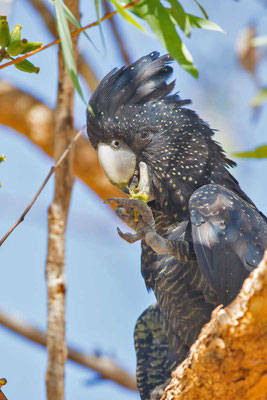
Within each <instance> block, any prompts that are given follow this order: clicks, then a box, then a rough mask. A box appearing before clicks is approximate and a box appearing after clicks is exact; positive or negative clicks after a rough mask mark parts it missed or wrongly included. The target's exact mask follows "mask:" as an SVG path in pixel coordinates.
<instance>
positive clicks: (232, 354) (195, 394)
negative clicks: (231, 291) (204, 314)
mask: <svg viewBox="0 0 267 400" xmlns="http://www.w3.org/2000/svg"><path fill="white" fill-rule="evenodd" d="M266 304H267V251H266V252H265V257H264V259H263V260H262V261H261V263H260V265H259V266H258V268H257V269H255V270H254V271H253V272H252V273H251V275H250V277H249V278H248V279H246V280H245V282H244V284H243V287H242V289H241V292H240V294H239V295H238V296H237V298H236V299H235V300H234V301H233V302H232V303H231V304H230V305H229V306H228V307H226V308H225V309H223V308H221V307H218V308H217V309H215V310H214V312H213V314H212V319H211V321H210V322H209V323H208V324H207V325H205V326H204V328H203V329H202V331H201V333H200V336H199V338H198V340H197V341H196V343H195V344H194V345H193V346H192V347H191V350H190V354H189V357H188V358H187V359H186V360H185V361H184V362H183V363H182V364H181V365H180V366H178V368H177V369H176V371H174V372H173V374H172V381H171V383H170V385H169V386H168V387H167V389H166V391H165V393H164V395H163V397H162V400H174V399H175V400H196V399H205V400H217V399H218V400H221V399H225V400H233V399H235V400H238V399H240V400H265V399H266V394H267V374H266V371H267V345H266V343H267V308H266Z"/></svg>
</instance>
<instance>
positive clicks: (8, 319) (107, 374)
mask: <svg viewBox="0 0 267 400" xmlns="http://www.w3.org/2000/svg"><path fill="white" fill-rule="evenodd" d="M0 324H1V325H2V326H4V327H6V328H8V329H10V330H11V331H12V332H14V333H16V334H18V335H20V336H23V337H24V338H26V339H28V340H31V341H32V342H34V343H37V344H40V345H41V346H45V345H46V335H45V333H43V332H41V331H40V330H39V329H36V328H34V327H32V326H31V325H29V324H27V323H26V322H25V321H23V320H21V319H19V318H17V317H14V316H10V314H7V313H5V312H3V311H0ZM68 359H69V360H71V361H73V362H75V363H77V364H79V365H82V366H84V367H86V368H89V369H90V370H93V371H96V372H97V373H98V374H99V375H100V376H101V378H102V379H108V380H111V381H114V382H116V383H118V384H119V385H121V386H123V387H125V388H127V389H130V390H135V391H136V390H137V387H136V380H135V377H134V376H132V375H130V374H129V373H128V372H126V371H125V370H124V369H122V368H121V367H119V366H118V365H117V364H116V363H115V362H114V361H113V360H112V359H111V358H108V357H105V356H100V357H99V356H90V355H87V354H84V353H83V352H81V351H78V350H76V349H74V348H73V347H68Z"/></svg>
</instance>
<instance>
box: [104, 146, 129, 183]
mask: <svg viewBox="0 0 267 400" xmlns="http://www.w3.org/2000/svg"><path fill="white" fill-rule="evenodd" d="M97 153H98V158H99V162H100V165H101V167H102V169H103V171H104V173H105V174H106V175H107V177H108V179H109V180H110V182H111V183H113V184H115V185H116V186H119V187H124V186H127V184H128V182H129V180H130V179H131V178H132V176H133V174H134V171H135V167H136V156H135V154H134V152H133V151H132V150H131V149H130V147H129V146H127V145H126V144H125V143H122V144H121V146H120V148H118V149H116V148H113V147H112V146H111V145H109V144H107V143H99V145H98V148H97Z"/></svg>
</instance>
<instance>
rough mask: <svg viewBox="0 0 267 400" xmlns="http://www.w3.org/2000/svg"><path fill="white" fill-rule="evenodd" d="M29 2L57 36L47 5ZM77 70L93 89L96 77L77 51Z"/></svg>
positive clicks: (38, 0) (96, 83) (52, 17)
mask: <svg viewBox="0 0 267 400" xmlns="http://www.w3.org/2000/svg"><path fill="white" fill-rule="evenodd" d="M29 1H30V2H31V4H32V5H33V6H34V7H35V9H36V10H37V11H38V13H39V14H40V15H41V17H42V18H43V20H44V23H45V24H46V27H47V29H48V30H49V32H50V33H51V34H52V35H53V36H55V37H57V30H56V22H55V18H54V16H53V14H52V13H51V11H50V10H49V8H48V7H47V5H46V4H45V3H44V1H43V0H29ZM77 66H78V71H79V72H80V73H81V74H82V76H83V78H84V79H85V81H86V82H87V84H88V86H89V88H90V90H91V91H93V90H95V88H96V87H97V85H98V79H97V77H96V75H95V74H94V72H93V71H92V69H91V68H90V66H89V65H88V63H87V62H86V60H85V58H84V57H83V56H82V54H80V53H79V52H78V63H77Z"/></svg>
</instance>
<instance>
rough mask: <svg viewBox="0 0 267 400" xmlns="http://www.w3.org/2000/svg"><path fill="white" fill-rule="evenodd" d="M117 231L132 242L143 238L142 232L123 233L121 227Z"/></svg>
mask: <svg viewBox="0 0 267 400" xmlns="http://www.w3.org/2000/svg"><path fill="white" fill-rule="evenodd" d="M117 232H118V234H119V236H120V237H121V238H122V239H123V240H125V241H126V242H128V243H131V244H132V243H135V242H137V241H138V240H140V239H142V236H141V235H140V233H130V232H126V233H123V232H122V231H121V230H120V228H117Z"/></svg>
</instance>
